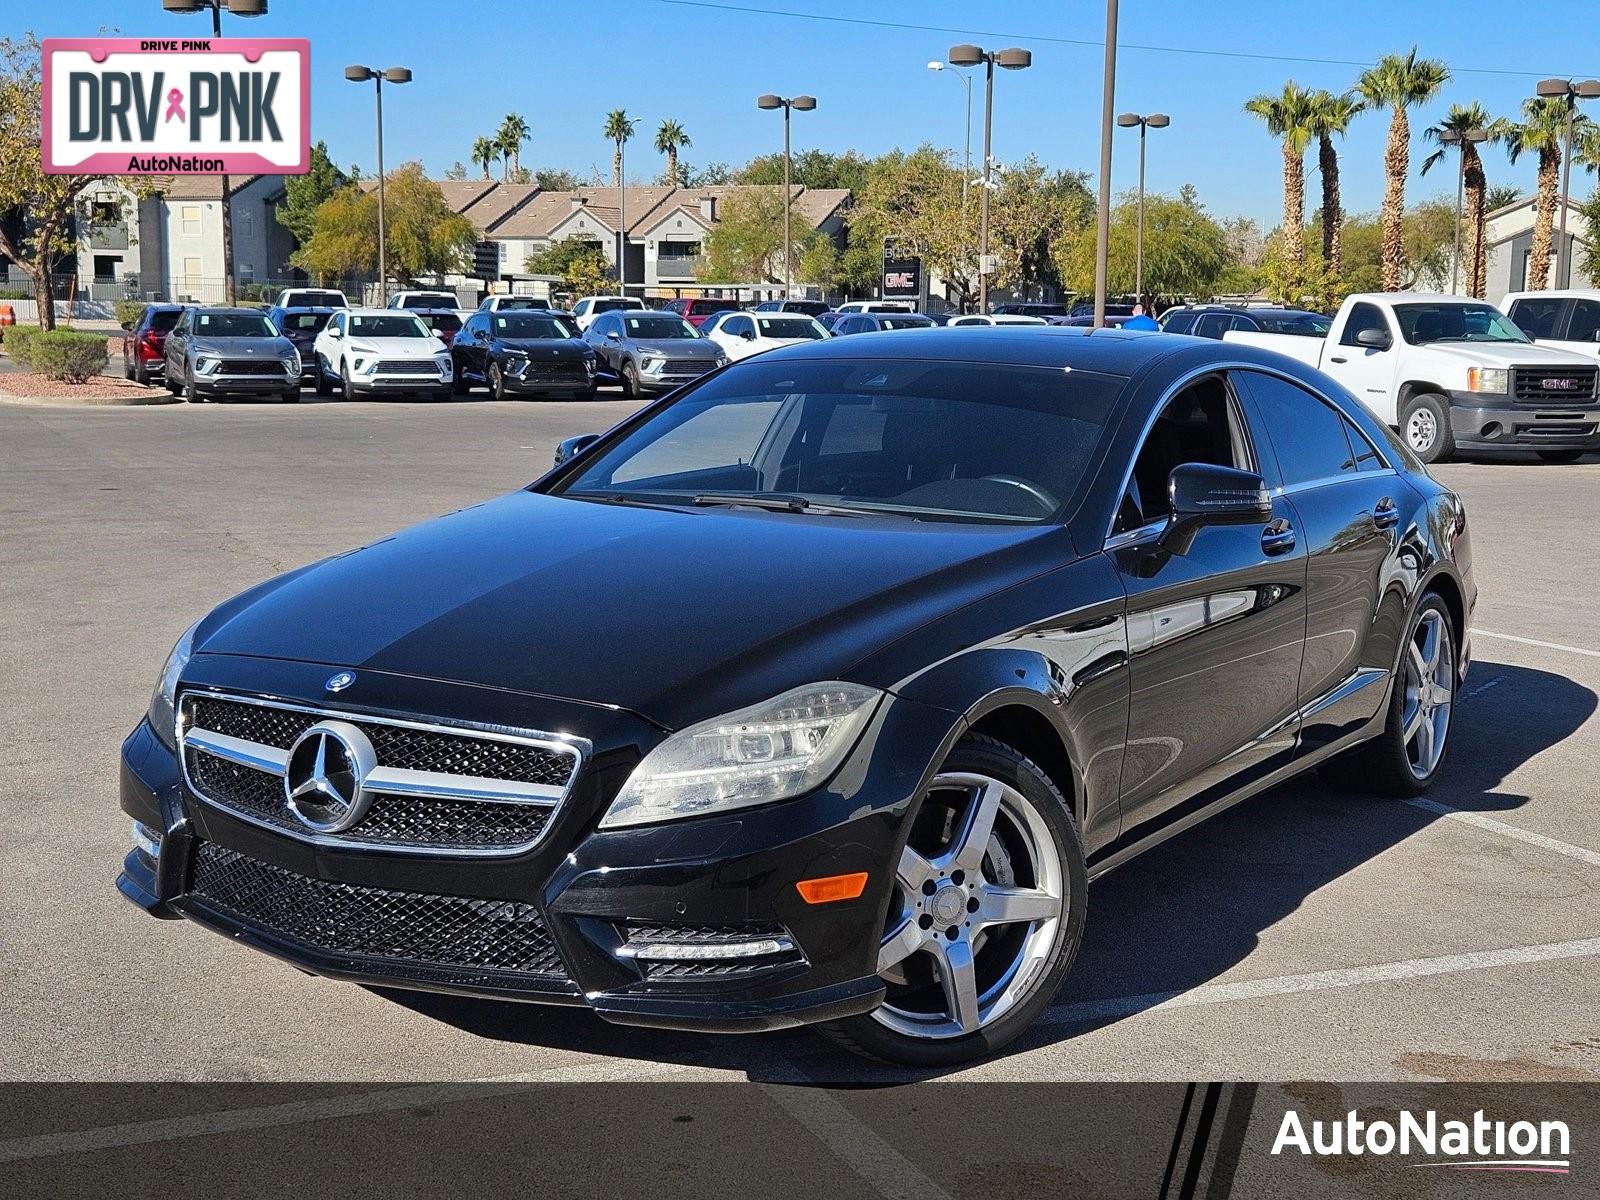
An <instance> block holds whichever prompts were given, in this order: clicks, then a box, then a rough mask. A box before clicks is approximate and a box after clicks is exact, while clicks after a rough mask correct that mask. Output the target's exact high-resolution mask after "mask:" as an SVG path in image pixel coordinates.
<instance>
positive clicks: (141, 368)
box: [133, 362, 150, 387]
mask: <svg viewBox="0 0 1600 1200" xmlns="http://www.w3.org/2000/svg"><path fill="white" fill-rule="evenodd" d="M133 381H134V382H135V383H137V384H138V385H139V386H140V387H149V386H150V371H149V369H148V368H147V367H146V366H145V365H144V363H142V362H141V363H140V364H139V365H138V366H136V367H134V368H133Z"/></svg>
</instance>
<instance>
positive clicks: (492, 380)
mask: <svg viewBox="0 0 1600 1200" xmlns="http://www.w3.org/2000/svg"><path fill="white" fill-rule="evenodd" d="M489 395H490V396H491V397H492V398H493V399H495V400H504V399H505V398H506V377H505V376H504V375H503V374H502V373H501V371H500V364H499V363H490V364H489Z"/></svg>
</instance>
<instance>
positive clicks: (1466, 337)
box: [1394, 304, 1528, 346]
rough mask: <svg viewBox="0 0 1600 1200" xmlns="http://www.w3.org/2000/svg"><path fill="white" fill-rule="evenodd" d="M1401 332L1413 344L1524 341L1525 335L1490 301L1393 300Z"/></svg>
mask: <svg viewBox="0 0 1600 1200" xmlns="http://www.w3.org/2000/svg"><path fill="white" fill-rule="evenodd" d="M1394 316H1395V320H1397V321H1399V322H1400V334H1401V336H1402V337H1404V338H1405V339H1406V341H1408V342H1410V343H1411V344H1412V345H1413V346H1426V345H1428V344H1430V343H1432V342H1527V340H1528V335H1527V334H1525V333H1523V332H1522V330H1520V329H1518V328H1517V326H1516V325H1515V324H1514V323H1513V322H1512V320H1511V318H1510V317H1508V316H1506V315H1505V314H1504V313H1502V312H1501V311H1500V310H1499V309H1498V308H1495V307H1494V306H1493V305H1490V304H1396V305H1395V306H1394Z"/></svg>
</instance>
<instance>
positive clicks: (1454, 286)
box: [1439, 129, 1489, 295]
mask: <svg viewBox="0 0 1600 1200" xmlns="http://www.w3.org/2000/svg"><path fill="white" fill-rule="evenodd" d="M1488 140H1489V131H1488V130H1486V129H1468V130H1466V131H1464V132H1461V133H1457V132H1456V131H1455V130H1454V129H1446V130H1445V131H1444V132H1443V133H1441V134H1440V135H1439V141H1440V143H1441V144H1443V145H1446V146H1458V147H1460V153H1459V154H1458V155H1457V156H1456V242H1455V249H1454V250H1452V251H1451V252H1450V294H1451V295H1455V294H1457V293H1458V292H1459V291H1460V290H1461V285H1460V283H1459V282H1458V280H1459V279H1460V274H1461V195H1462V191H1463V189H1464V187H1465V185H1466V180H1467V146H1468V145H1477V144H1478V143H1480V142H1486V141H1488Z"/></svg>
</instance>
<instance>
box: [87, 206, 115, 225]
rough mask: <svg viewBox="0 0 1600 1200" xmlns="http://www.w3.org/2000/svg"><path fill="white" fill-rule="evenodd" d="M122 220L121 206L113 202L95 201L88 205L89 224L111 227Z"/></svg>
mask: <svg viewBox="0 0 1600 1200" xmlns="http://www.w3.org/2000/svg"><path fill="white" fill-rule="evenodd" d="M121 218H122V205H120V204H118V203H117V202H116V201H115V200H96V201H95V202H94V203H92V204H91V205H89V222H90V224H92V225H112V224H115V223H116V222H117V221H119V220H121Z"/></svg>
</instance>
